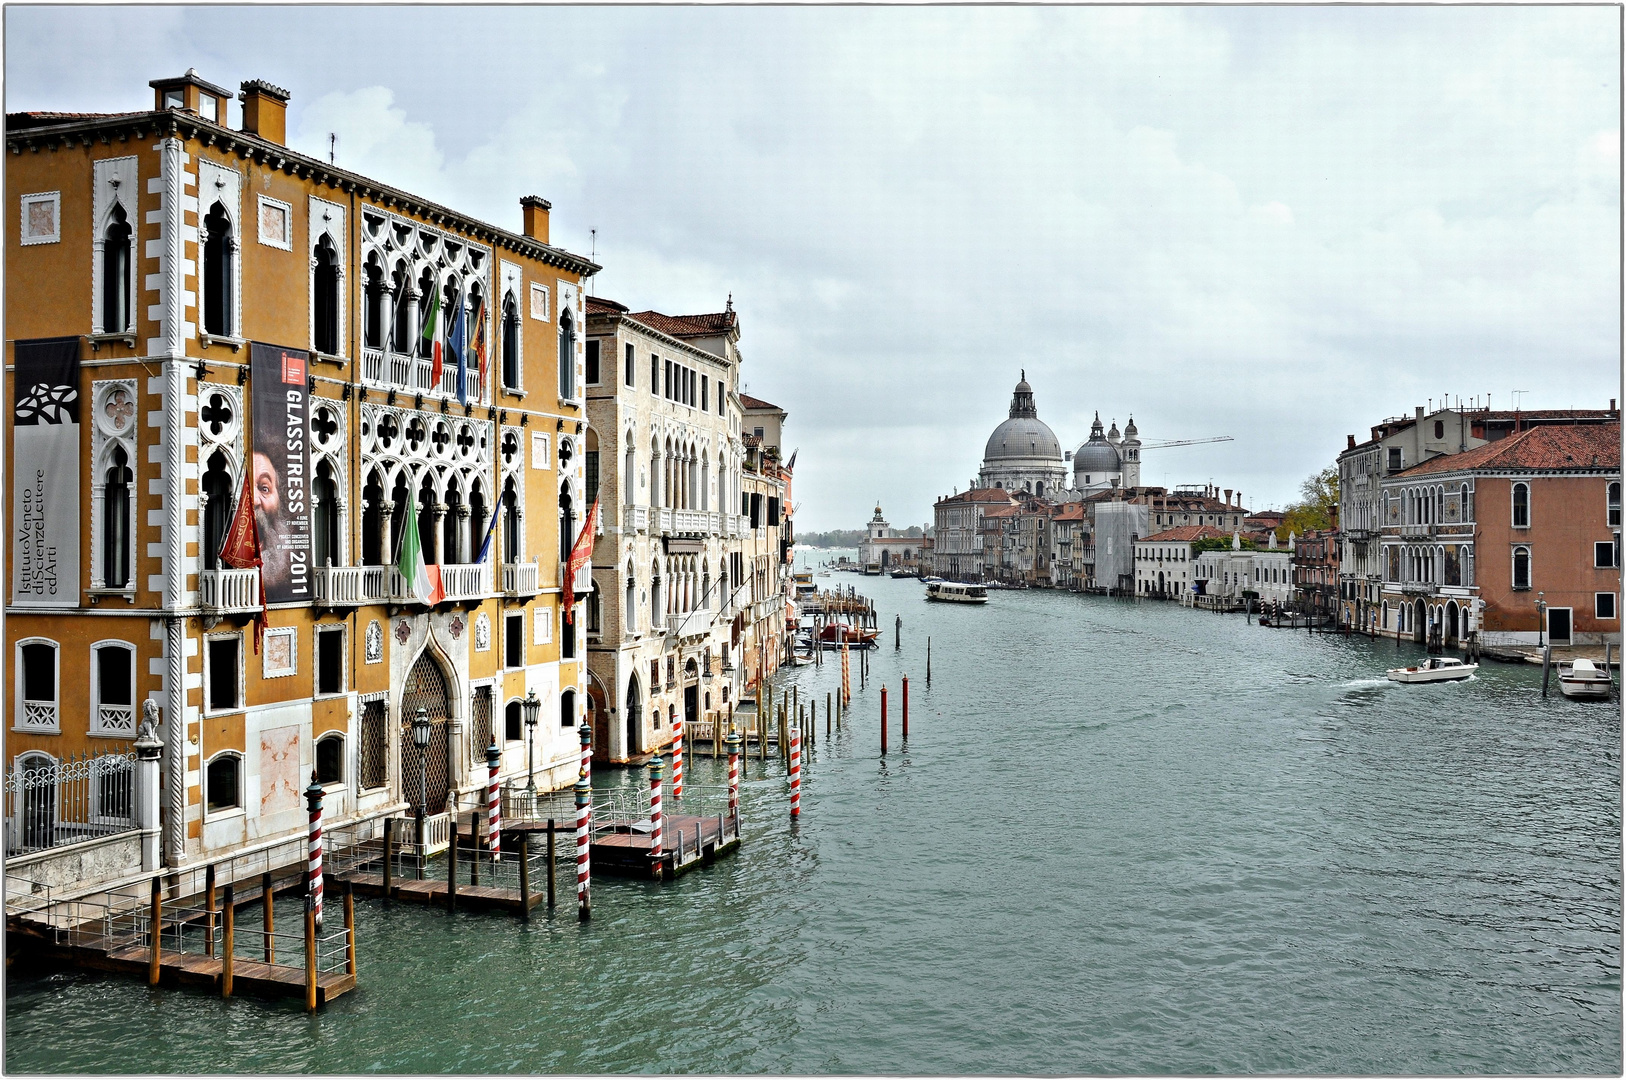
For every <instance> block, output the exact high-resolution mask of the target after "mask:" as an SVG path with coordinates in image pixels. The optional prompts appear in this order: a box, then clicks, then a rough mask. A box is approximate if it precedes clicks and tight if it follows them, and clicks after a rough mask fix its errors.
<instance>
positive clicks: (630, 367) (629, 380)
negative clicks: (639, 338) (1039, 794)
mask: <svg viewBox="0 0 1626 1080" xmlns="http://www.w3.org/2000/svg"><path fill="white" fill-rule="evenodd" d="M633 370H634V369H633V355H632V344H631V343H630V342H629V343H628V344H627V389H628V390H631V389H632V376H633Z"/></svg>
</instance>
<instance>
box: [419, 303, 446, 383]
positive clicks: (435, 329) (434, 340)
mask: <svg viewBox="0 0 1626 1080" xmlns="http://www.w3.org/2000/svg"><path fill="white" fill-rule="evenodd" d="M423 339H424V340H425V341H427V342H429V343H430V350H431V352H432V353H433V355H434V357H435V362H434V365H433V366H432V367H431V368H430V369H429V370H430V374H429V385H431V386H437V387H438V386H439V385H440V368H441V364H442V363H444V362H445V361H444V358H443V357H442V356H441V353H440V290H439V289H436V290H435V292H434V295H432V296H431V297H430V298H429V317H428V318H427V319H425V320H424V324H423Z"/></svg>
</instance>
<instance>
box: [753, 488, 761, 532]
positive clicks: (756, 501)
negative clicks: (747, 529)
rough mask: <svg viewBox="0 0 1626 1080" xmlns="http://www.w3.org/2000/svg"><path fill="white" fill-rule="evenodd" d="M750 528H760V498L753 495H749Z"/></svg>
mask: <svg viewBox="0 0 1626 1080" xmlns="http://www.w3.org/2000/svg"><path fill="white" fill-rule="evenodd" d="M751 528H753V529H760V528H762V496H761V495H758V494H755V493H753V494H752V495H751Z"/></svg>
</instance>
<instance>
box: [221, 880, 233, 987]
mask: <svg viewBox="0 0 1626 1080" xmlns="http://www.w3.org/2000/svg"><path fill="white" fill-rule="evenodd" d="M221 915H222V920H223V922H222V925H221V928H220V996H221V997H223V998H229V997H231V974H232V970H231V969H232V963H233V961H234V960H235V958H236V957H235V953H234V950H233V946H234V944H235V941H236V938H235V935H234V934H233V931H234V930H235V929H236V928H237V896H236V894H235V893H234V892H233V890H232V887H231V884H230V883H229V882H228V883H227V885H226V908H225V910H224V911H223V912H222V913H221Z"/></svg>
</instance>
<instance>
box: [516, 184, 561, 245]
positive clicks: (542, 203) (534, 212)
mask: <svg viewBox="0 0 1626 1080" xmlns="http://www.w3.org/2000/svg"><path fill="white" fill-rule="evenodd" d="M519 206H520V212H521V213H522V214H523V215H524V219H525V235H526V236H529V237H530V238H531V239H532V240H535V241H537V242H539V243H543V244H546V243H547V242H548V211H549V210H552V209H553V204H552V203H550V202H548V200H546V199H543V198H539V197H537V196H535V195H526V196H525V197H524V198H522V199H520V200H519Z"/></svg>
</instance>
